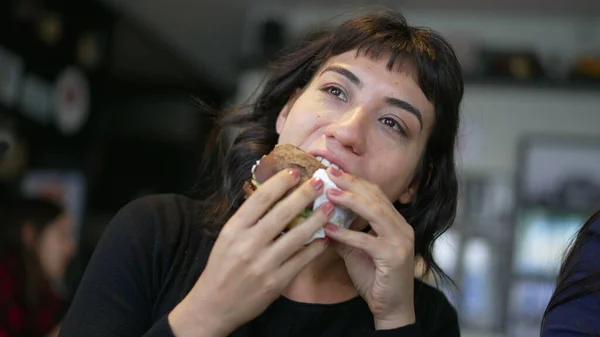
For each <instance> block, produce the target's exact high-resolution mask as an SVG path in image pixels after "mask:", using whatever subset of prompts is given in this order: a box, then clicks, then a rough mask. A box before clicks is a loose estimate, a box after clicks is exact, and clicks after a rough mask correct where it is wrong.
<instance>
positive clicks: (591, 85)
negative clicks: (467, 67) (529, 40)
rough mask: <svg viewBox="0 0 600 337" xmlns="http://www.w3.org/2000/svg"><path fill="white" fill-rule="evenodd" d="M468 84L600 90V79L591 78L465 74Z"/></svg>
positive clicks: (563, 89) (577, 90)
mask: <svg viewBox="0 0 600 337" xmlns="http://www.w3.org/2000/svg"><path fill="white" fill-rule="evenodd" d="M465 85H466V86H489V87H502V88H518V89H540V90H558V91H573V92H600V81H591V80H575V79H573V80H562V79H561V80H552V79H535V80H518V79H510V78H493V77H480V76H470V75H465Z"/></svg>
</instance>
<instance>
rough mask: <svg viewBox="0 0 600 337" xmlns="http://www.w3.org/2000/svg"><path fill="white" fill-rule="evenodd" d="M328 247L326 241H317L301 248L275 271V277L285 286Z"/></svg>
mask: <svg viewBox="0 0 600 337" xmlns="http://www.w3.org/2000/svg"><path fill="white" fill-rule="evenodd" d="M327 247H328V240H327V239H318V240H315V241H313V242H311V243H310V244H309V245H308V246H306V247H304V248H302V249H301V250H300V251H298V252H297V253H296V254H294V255H293V256H292V257H290V258H289V259H288V260H287V261H285V262H284V263H283V264H282V265H281V267H279V269H278V270H277V276H276V277H278V278H280V279H281V282H282V283H285V284H286V285H287V284H289V282H290V281H291V280H292V279H293V278H294V277H296V275H298V273H300V271H302V269H304V267H306V266H307V265H308V264H309V263H310V262H311V261H313V260H314V259H315V258H317V257H318V256H319V255H321V254H322V253H323V252H325V250H326V249H327Z"/></svg>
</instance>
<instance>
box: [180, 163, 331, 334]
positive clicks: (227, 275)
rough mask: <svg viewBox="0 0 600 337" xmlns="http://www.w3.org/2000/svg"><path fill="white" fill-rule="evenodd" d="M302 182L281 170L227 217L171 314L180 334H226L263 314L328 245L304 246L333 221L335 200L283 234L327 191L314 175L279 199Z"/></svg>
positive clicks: (321, 242) (294, 173) (320, 242)
mask: <svg viewBox="0 0 600 337" xmlns="http://www.w3.org/2000/svg"><path fill="white" fill-rule="evenodd" d="M299 180H300V173H299V172H298V170H295V169H291V170H284V171H281V172H279V173H278V174H276V175H275V176H273V177H272V178H270V179H269V180H267V181H266V182H265V183H264V184H262V185H261V186H260V188H258V189H257V190H256V191H255V192H254V193H252V195H251V196H250V197H249V198H248V199H247V200H246V201H245V202H244V203H243V204H242V206H241V207H240V208H239V209H238V211H237V212H236V213H235V214H234V215H233V216H232V217H231V218H230V219H229V221H227V223H226V224H225V226H224V227H223V229H222V230H221V233H220V234H219V237H218V238H217V241H216V242H215V245H214V247H213V249H212V251H211V253H210V256H209V259H208V263H207V265H206V268H205V270H204V271H203V273H202V275H201V276H200V278H199V279H198V281H197V282H196V284H195V285H194V287H193V288H192V290H191V291H190V293H189V294H188V295H187V296H186V297H185V298H184V299H183V301H182V302H181V303H180V304H179V305H177V307H175V309H174V310H173V311H172V312H171V313H170V314H169V323H170V325H171V329H172V330H173V333H174V334H175V335H176V336H178V337H181V336H226V335H228V334H229V333H231V332H232V331H234V330H235V329H236V328H237V327H239V326H241V325H243V324H244V323H246V322H248V321H250V320H252V319H253V318H255V317H256V316H258V315H259V314H260V313H262V312H263V311H264V310H265V309H266V308H267V307H268V306H269V304H271V303H272V302H273V301H274V300H275V299H277V297H278V296H280V294H281V292H282V291H283V290H284V289H285V288H286V287H287V285H288V284H289V283H290V282H291V281H292V279H293V278H294V277H295V276H296V275H297V274H298V273H299V272H300V271H301V270H302V269H303V268H304V267H305V266H306V265H307V264H308V263H310V262H311V261H312V260H313V259H314V258H315V257H317V256H318V255H320V254H321V253H322V252H323V251H324V250H325V249H326V246H327V242H326V240H315V241H313V242H312V243H310V244H309V245H306V246H305V244H306V242H307V241H308V240H309V239H310V238H311V236H312V235H313V234H314V233H315V232H316V231H317V230H318V229H319V228H321V227H322V226H324V225H325V224H326V223H327V221H328V220H329V217H330V216H331V214H332V212H333V207H334V206H333V205H332V204H331V203H325V204H323V205H322V206H321V207H320V209H319V210H318V211H315V212H313V213H312V215H311V216H310V217H309V218H308V219H307V220H306V221H305V222H304V223H303V224H302V225H300V226H296V227H294V228H293V229H292V230H290V231H289V232H287V233H286V234H285V235H282V236H280V233H281V232H282V231H283V230H284V228H285V226H286V224H287V223H289V222H290V221H291V220H292V219H293V218H294V217H296V215H298V214H300V213H301V212H302V210H304V209H305V208H306V207H307V206H308V205H309V204H310V203H312V202H313V201H314V199H316V197H317V196H319V195H320V194H321V192H322V191H323V182H322V181H321V180H319V179H315V178H313V179H310V180H308V181H306V182H305V183H303V184H302V185H301V186H299V187H298V188H297V189H296V190H295V191H293V192H292V193H291V194H289V195H288V196H287V197H286V198H284V199H282V200H281V201H279V200H280V199H281V198H282V197H283V196H284V195H285V193H286V192H287V191H288V190H290V189H291V188H292V187H294V186H296V185H297V184H298V182H299ZM278 201H279V202H278ZM273 205H275V206H273ZM271 207H272V209H271Z"/></svg>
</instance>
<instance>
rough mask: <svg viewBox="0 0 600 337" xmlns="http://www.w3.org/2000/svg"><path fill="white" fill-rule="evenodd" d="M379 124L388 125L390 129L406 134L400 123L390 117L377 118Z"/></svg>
mask: <svg viewBox="0 0 600 337" xmlns="http://www.w3.org/2000/svg"><path fill="white" fill-rule="evenodd" d="M379 121H380V122H381V124H383V125H385V126H387V127H389V128H390V129H392V130H394V131H396V132H398V133H400V134H401V135H403V136H406V130H405V129H404V128H403V127H402V124H401V123H400V122H398V121H397V120H395V119H393V118H391V117H383V118H381V119H380V120H379Z"/></svg>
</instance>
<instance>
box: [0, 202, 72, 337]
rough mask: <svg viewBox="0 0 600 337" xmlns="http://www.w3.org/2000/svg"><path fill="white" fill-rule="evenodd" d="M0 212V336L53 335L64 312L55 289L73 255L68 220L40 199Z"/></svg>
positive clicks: (55, 206) (64, 302) (61, 211)
mask: <svg viewBox="0 0 600 337" xmlns="http://www.w3.org/2000/svg"><path fill="white" fill-rule="evenodd" d="M6 206H7V207H6V209H5V210H4V212H0V214H1V215H2V216H1V219H0V336H2V337H12V336H31V337H33V336H40V337H41V336H56V335H57V332H58V331H57V329H58V326H59V322H60V319H61V318H62V315H63V314H64V313H65V311H66V309H67V304H68V303H67V302H66V300H65V299H64V298H63V297H62V296H61V292H60V291H59V285H60V284H61V281H62V279H63V276H64V275H65V272H66V269H67V266H68V264H69V262H70V261H71V259H72V257H73V254H74V252H75V244H74V242H73V236H72V224H73V222H72V221H71V218H70V217H69V216H68V214H67V213H65V212H64V211H63V209H62V208H61V207H59V206H58V205H56V204H54V203H53V202H50V201H47V200H44V199H22V200H18V201H15V202H13V203H11V204H10V205H6Z"/></svg>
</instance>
